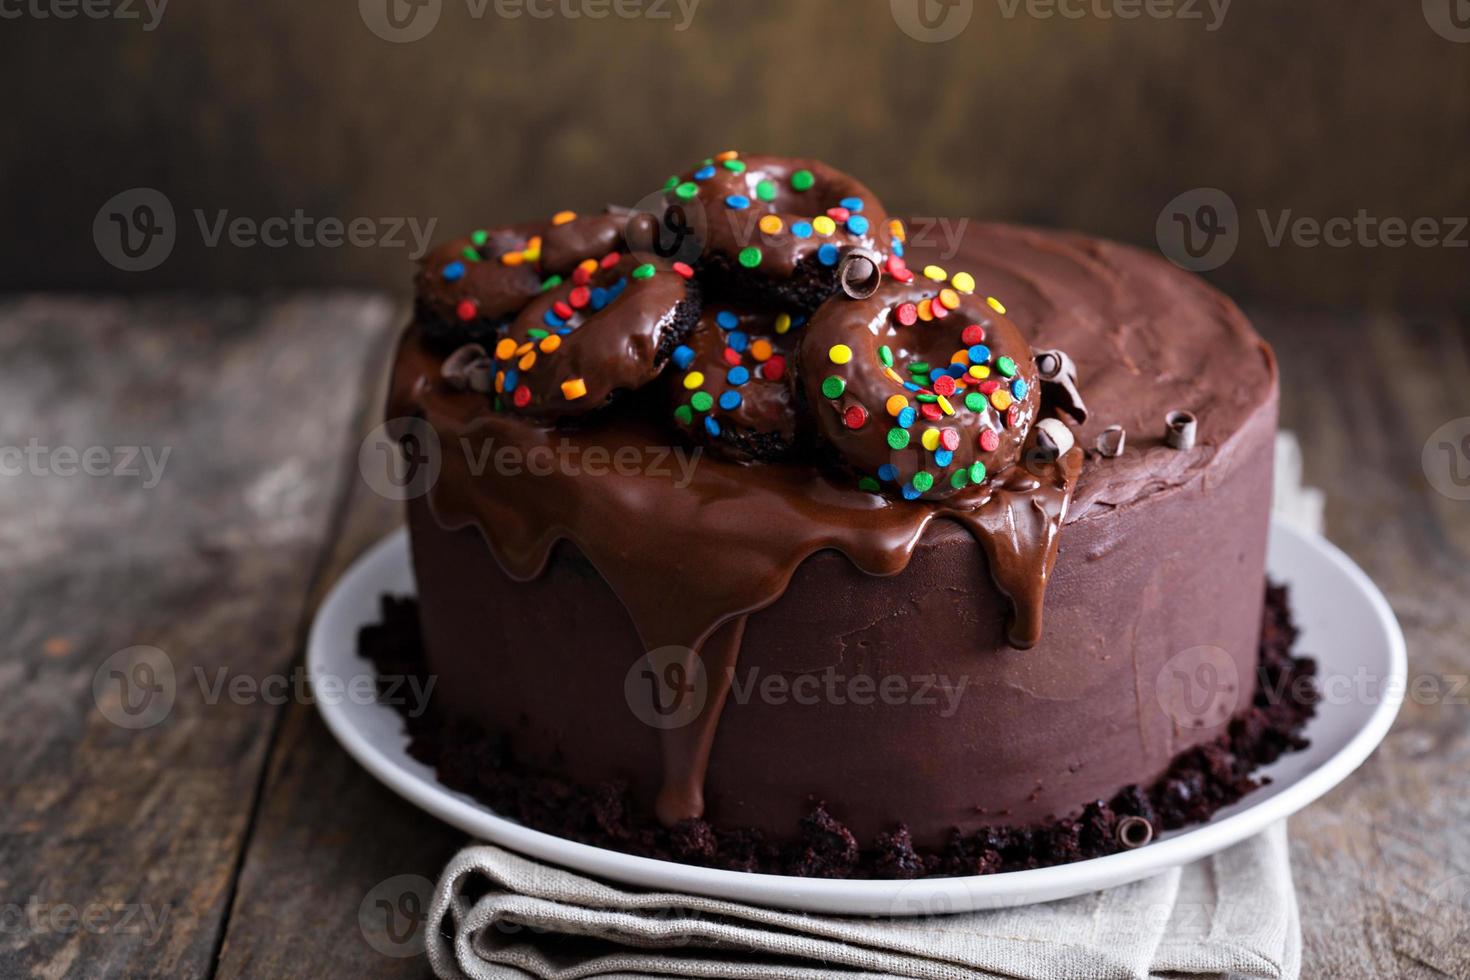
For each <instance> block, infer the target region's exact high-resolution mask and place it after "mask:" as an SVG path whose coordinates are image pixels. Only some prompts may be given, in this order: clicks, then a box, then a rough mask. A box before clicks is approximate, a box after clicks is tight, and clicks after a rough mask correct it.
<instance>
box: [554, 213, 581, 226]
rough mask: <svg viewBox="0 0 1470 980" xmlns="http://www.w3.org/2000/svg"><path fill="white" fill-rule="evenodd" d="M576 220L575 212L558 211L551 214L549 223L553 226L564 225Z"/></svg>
mask: <svg viewBox="0 0 1470 980" xmlns="http://www.w3.org/2000/svg"><path fill="white" fill-rule="evenodd" d="M576 220H577V212H575V211H558V212H556V214H553V215H552V216H551V223H552V224H554V225H564V224H566V223H567V222H568V221H576Z"/></svg>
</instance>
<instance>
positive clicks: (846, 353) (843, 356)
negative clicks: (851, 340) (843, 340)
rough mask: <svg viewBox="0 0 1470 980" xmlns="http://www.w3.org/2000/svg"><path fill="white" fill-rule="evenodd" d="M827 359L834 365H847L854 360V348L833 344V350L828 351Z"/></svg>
mask: <svg viewBox="0 0 1470 980" xmlns="http://www.w3.org/2000/svg"><path fill="white" fill-rule="evenodd" d="M827 357H828V359H830V360H831V361H832V363H833V364H846V363H847V362H848V361H850V360H852V348H851V347H849V346H847V345H846V344H833V345H832V349H831V350H829V351H827Z"/></svg>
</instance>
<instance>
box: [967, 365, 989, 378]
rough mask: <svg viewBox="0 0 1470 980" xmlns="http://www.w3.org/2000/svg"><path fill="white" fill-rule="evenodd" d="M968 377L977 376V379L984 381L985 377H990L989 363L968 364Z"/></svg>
mask: <svg viewBox="0 0 1470 980" xmlns="http://www.w3.org/2000/svg"><path fill="white" fill-rule="evenodd" d="M970 377H972V378H978V379H979V380H981V381H984V380H985V379H986V378H988V377H990V367H989V365H986V364H972V365H970Z"/></svg>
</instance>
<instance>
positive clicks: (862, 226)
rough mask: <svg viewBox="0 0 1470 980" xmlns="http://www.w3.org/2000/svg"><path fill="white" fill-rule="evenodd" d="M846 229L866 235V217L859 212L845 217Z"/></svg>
mask: <svg viewBox="0 0 1470 980" xmlns="http://www.w3.org/2000/svg"><path fill="white" fill-rule="evenodd" d="M847 230H848V231H850V232H852V233H853V234H854V235H866V234H867V233H868V219H867V218H864V217H863V216H862V215H860V214H855V215H853V216H852V217H851V218H848V219H847Z"/></svg>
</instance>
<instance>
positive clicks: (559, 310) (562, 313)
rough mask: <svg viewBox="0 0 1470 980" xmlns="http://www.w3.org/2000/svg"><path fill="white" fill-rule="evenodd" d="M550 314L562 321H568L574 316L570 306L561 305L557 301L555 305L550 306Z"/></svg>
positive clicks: (559, 301)
mask: <svg viewBox="0 0 1470 980" xmlns="http://www.w3.org/2000/svg"><path fill="white" fill-rule="evenodd" d="M551 312H553V313H555V314H556V315H557V316H559V317H561V318H562V319H563V320H570V319H571V318H572V314H574V313H575V312H576V310H573V309H572V308H571V307H570V306H568V305H567V304H565V303H563V302H562V301H561V300H557V301H556V302H555V303H552V304H551Z"/></svg>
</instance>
